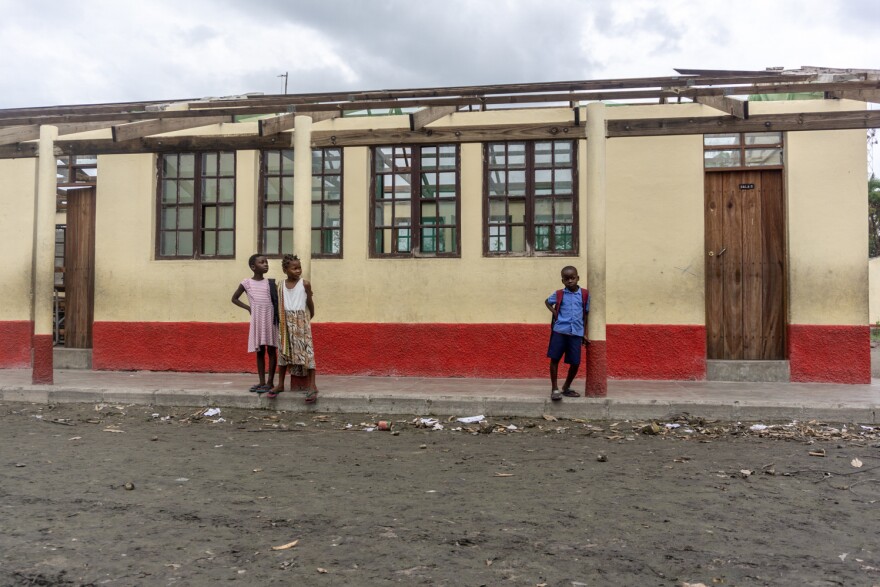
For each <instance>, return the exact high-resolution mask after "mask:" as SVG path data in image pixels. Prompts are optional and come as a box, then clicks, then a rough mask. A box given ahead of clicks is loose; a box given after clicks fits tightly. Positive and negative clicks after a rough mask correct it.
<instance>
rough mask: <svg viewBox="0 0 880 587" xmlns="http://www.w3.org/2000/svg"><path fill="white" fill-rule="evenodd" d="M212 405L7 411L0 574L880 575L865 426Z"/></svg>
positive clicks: (213, 578)
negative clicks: (455, 418) (465, 418)
mask: <svg viewBox="0 0 880 587" xmlns="http://www.w3.org/2000/svg"><path fill="white" fill-rule="evenodd" d="M204 412H205V410H204V409H201V410H196V409H195V408H189V409H186V408H159V407H145V406H113V405H98V406H95V405H59V406H41V405H30V404H3V405H0V468H2V476H0V507H2V516H0V520H2V522H0V584H2V585H214V584H217V583H218V582H227V581H233V582H238V583H239V584H243V585H359V586H360V585H388V584H401V585H531V586H535V585H546V586H548V587H549V586H558V585H564V586H578V585H685V584H691V585H694V584H700V583H702V584H704V585H706V586H712V585H847V586H849V585H878V584H880V501H878V500H880V483H878V478H880V431H877V430H871V429H869V428H867V427H862V426H858V425H854V424H847V425H846V428H844V427H843V426H840V425H836V426H835V425H830V424H829V425H826V424H821V423H815V422H814V423H805V424H796V425H787V426H782V425H779V426H771V427H770V428H767V429H764V430H750V424H741V425H736V424H723V423H712V422H702V421H699V420H694V419H690V420H689V419H688V418H687V416H686V415H682V416H681V417H679V418H677V419H674V420H673V421H669V422H657V423H650V422H582V421H553V420H552V419H543V420H532V421H529V420H522V419H501V420H499V419H492V420H491V421H487V422H483V423H482V424H477V423H472V424H461V423H457V422H450V421H448V420H447V419H445V418H443V419H440V421H439V422H438V424H439V425H440V426H442V427H443V430H433V429H431V428H432V427H433V426H434V423H433V422H428V423H424V424H423V423H420V422H419V421H418V420H416V419H414V418H401V417H395V418H393V419H390V418H389V419H390V420H392V424H393V429H392V431H390V432H389V431H380V430H373V431H367V430H366V429H369V428H371V427H373V426H374V425H375V423H376V422H377V421H378V420H379V419H384V418H382V416H381V415H360V416H346V415H332V416H329V415H314V414H295V413H279V412H269V411H248V410H229V409H223V410H222V412H221V413H220V414H213V415H205V414H204ZM209 414H210V413H209ZM414 422H415V423H414ZM667 424H668V426H667ZM349 425H350V426H349ZM347 426H349V427H347ZM417 426H425V427H417ZM810 453H813V454H812V455H811V454H810ZM821 455H824V456H821Z"/></svg>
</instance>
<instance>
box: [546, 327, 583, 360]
mask: <svg viewBox="0 0 880 587" xmlns="http://www.w3.org/2000/svg"><path fill="white" fill-rule="evenodd" d="M583 340H584V337H583V336H573V335H571V334H561V333H559V332H556V331H555V330H554V331H553V334H551V335H550V346H549V347H548V348H547V356H548V357H550V358H551V359H553V360H554V361H558V360H559V359H561V358H562V355H563V354H564V355H565V362H566V364H568V365H580V364H581V344H582V343H583Z"/></svg>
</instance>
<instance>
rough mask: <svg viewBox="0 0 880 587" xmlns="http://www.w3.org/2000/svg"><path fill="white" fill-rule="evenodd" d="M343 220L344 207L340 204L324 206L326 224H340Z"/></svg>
mask: <svg viewBox="0 0 880 587" xmlns="http://www.w3.org/2000/svg"><path fill="white" fill-rule="evenodd" d="M341 220H342V207H341V206H340V205H339V204H326V205H325V206H324V226H339V223H340V222H341Z"/></svg>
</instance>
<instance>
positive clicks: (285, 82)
mask: <svg viewBox="0 0 880 587" xmlns="http://www.w3.org/2000/svg"><path fill="white" fill-rule="evenodd" d="M288 73H290V72H287V71H285V72H284V73H282V74H281V75H279V76H278V77H283V78H284V93H285V94H287V74H288Z"/></svg>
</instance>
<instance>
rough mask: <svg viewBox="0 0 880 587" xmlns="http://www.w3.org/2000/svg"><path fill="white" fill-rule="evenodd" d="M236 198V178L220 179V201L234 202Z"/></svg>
mask: <svg viewBox="0 0 880 587" xmlns="http://www.w3.org/2000/svg"><path fill="white" fill-rule="evenodd" d="M233 200H235V180H234V179H231V178H229V179H221V180H220V201H221V202H232V201H233Z"/></svg>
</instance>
